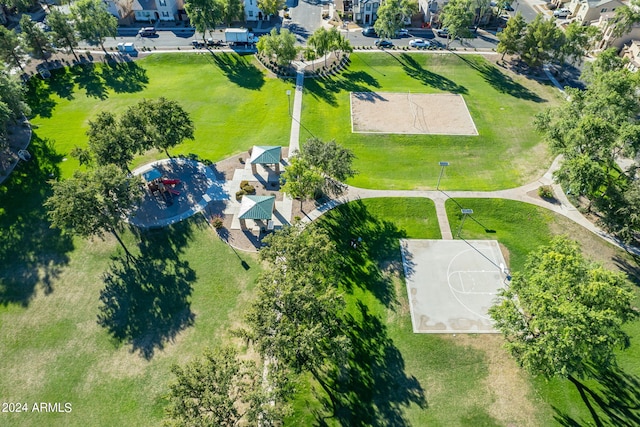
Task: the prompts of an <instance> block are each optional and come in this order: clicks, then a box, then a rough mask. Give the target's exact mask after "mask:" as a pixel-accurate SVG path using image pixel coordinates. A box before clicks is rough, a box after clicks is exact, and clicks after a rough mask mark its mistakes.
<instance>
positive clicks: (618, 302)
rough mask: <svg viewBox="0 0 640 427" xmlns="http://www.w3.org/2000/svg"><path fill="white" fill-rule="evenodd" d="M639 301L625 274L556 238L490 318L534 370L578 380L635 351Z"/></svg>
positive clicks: (512, 349) (515, 279)
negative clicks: (631, 330)
mask: <svg viewBox="0 0 640 427" xmlns="http://www.w3.org/2000/svg"><path fill="white" fill-rule="evenodd" d="M634 298H635V296H634V293H633V292H632V291H631V289H630V284H629V282H628V280H627V279H626V276H625V275H624V274H622V273H617V272H613V271H609V270H607V269H605V268H604V267H602V266H601V265H597V264H593V263H591V262H589V261H588V260H587V259H585V258H584V256H583V255H582V253H581V252H580V248H579V247H578V245H577V244H576V243H575V242H572V241H570V240H568V239H566V238H556V239H554V240H553V241H552V242H551V243H550V244H549V245H548V246H543V247H540V248H539V249H537V250H535V251H534V252H532V253H531V254H530V255H529V256H528V258H527V262H526V264H525V267H524V269H523V271H522V272H517V273H514V274H513V278H512V280H511V283H510V285H509V286H508V287H507V288H505V289H503V290H502V291H501V292H500V301H499V302H498V303H497V304H496V305H494V306H493V307H491V308H490V309H489V314H490V316H491V317H492V318H493V319H494V321H495V324H496V327H497V328H498V329H499V330H500V331H501V332H502V334H503V335H504V336H505V338H506V341H507V343H506V346H507V348H508V350H509V351H510V353H511V354H512V355H513V356H514V358H515V359H516V360H517V361H518V363H519V364H520V365H521V366H522V367H524V368H525V369H526V370H527V371H529V372H531V373H532V374H534V375H538V374H541V375H543V376H545V377H547V378H551V377H555V376H560V377H566V378H569V379H570V380H572V381H574V382H576V381H577V378H580V377H584V376H586V375H588V374H589V368H590V367H592V366H593V367H595V368H596V369H600V368H607V367H609V366H611V365H612V364H613V363H614V361H615V350H616V349H624V348H627V347H628V346H629V335H628V334H627V333H626V332H625V330H624V327H623V326H624V324H625V323H626V322H628V321H630V320H632V319H635V318H636V317H637V316H638V311H637V310H636V309H635V308H634V307H633V306H632V303H633V301H634ZM576 385H577V384H576Z"/></svg>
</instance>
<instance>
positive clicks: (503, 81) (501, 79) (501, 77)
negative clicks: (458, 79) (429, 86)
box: [456, 54, 547, 102]
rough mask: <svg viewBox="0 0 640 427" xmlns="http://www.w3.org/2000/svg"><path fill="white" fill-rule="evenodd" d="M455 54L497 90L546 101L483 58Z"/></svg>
mask: <svg viewBox="0 0 640 427" xmlns="http://www.w3.org/2000/svg"><path fill="white" fill-rule="evenodd" d="M456 56H458V58H460V59H461V60H462V61H463V62H464V63H466V64H467V65H469V66H470V67H471V68H473V69H474V70H476V71H478V72H479V73H480V75H481V76H482V77H483V78H484V80H485V81H486V82H487V83H489V84H490V85H491V87H493V88H494V89H495V90H497V91H498V92H501V93H506V94H508V95H511V96H513V97H515V98H520V99H524V100H526V101H533V102H547V101H546V100H545V99H543V98H540V97H539V96H538V95H537V94H536V93H535V92H532V91H530V90H529V89H527V88H526V87H524V86H522V85H521V84H520V83H518V82H516V81H514V80H513V79H512V78H511V77H510V76H508V75H506V74H504V73H502V72H501V71H500V70H499V69H498V68H496V66H494V65H493V64H490V63H489V62H487V60H485V59H484V58H480V57H467V56H465V55H457V54H456Z"/></svg>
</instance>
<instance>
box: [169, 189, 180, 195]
mask: <svg viewBox="0 0 640 427" xmlns="http://www.w3.org/2000/svg"><path fill="white" fill-rule="evenodd" d="M167 191H168V192H169V193H171V194H173V195H174V196H179V195H180V192H179V191H178V190H174V189H173V188H167Z"/></svg>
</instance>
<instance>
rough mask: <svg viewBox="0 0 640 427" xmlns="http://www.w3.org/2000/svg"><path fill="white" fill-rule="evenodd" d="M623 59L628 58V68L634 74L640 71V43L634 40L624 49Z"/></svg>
mask: <svg viewBox="0 0 640 427" xmlns="http://www.w3.org/2000/svg"><path fill="white" fill-rule="evenodd" d="M621 53H622V57H623V58H627V59H628V60H629V63H628V64H627V68H628V69H629V70H631V71H633V72H634V73H635V72H636V71H638V70H639V69H640V41H638V40H632V41H631V42H630V43H629V44H628V45H626V46H625V47H624V48H623V49H622V52H621Z"/></svg>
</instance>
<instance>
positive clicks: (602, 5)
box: [564, 0, 624, 25]
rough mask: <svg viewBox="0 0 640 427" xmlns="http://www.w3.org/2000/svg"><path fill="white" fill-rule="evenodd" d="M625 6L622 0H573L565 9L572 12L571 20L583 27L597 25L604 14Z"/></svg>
mask: <svg viewBox="0 0 640 427" xmlns="http://www.w3.org/2000/svg"><path fill="white" fill-rule="evenodd" d="M622 6H624V4H623V3H622V2H621V1H620V0H571V1H570V2H569V3H565V5H564V7H566V8H567V9H569V10H570V11H571V15H570V17H571V18H574V19H575V20H576V21H577V22H581V23H582V24H583V25H589V24H591V23H595V22H597V21H598V20H599V19H600V16H601V15H602V14H603V13H608V12H614V11H615V10H616V9H617V8H619V7H622Z"/></svg>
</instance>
